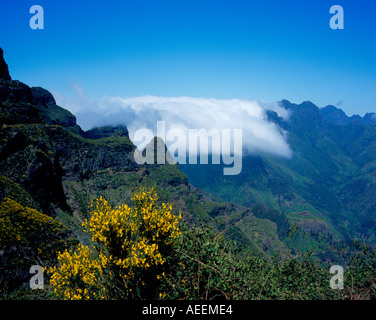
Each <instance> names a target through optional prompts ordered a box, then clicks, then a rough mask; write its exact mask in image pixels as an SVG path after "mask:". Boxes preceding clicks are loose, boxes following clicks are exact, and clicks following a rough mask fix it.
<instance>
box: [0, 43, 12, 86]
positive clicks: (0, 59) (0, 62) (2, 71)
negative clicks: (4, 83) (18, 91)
mask: <svg viewBox="0 0 376 320" xmlns="http://www.w3.org/2000/svg"><path fill="white" fill-rule="evenodd" d="M0 80H11V77H10V75H9V70H8V65H7V64H6V62H5V60H4V56H3V49H1V48H0Z"/></svg>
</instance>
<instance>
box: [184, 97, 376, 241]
mask: <svg viewBox="0 0 376 320" xmlns="http://www.w3.org/2000/svg"><path fill="white" fill-rule="evenodd" d="M281 106H282V107H284V108H285V109H287V110H289V111H290V117H289V119H288V120H287V121H285V120H283V119H282V118H279V117H278V116H277V114H276V113H274V112H269V114H268V116H269V120H271V121H274V122H275V123H277V124H278V125H279V126H280V128H282V129H283V130H285V131H286V132H287V141H288V143H289V145H290V147H291V149H292V150H293V156H292V157H291V158H290V159H286V158H280V157H274V156H270V155H265V154H264V155H246V156H244V158H243V169H242V172H241V173H240V174H239V175H238V176H226V177H224V176H221V175H220V174H219V172H220V170H221V168H218V167H214V166H210V165H207V166H206V168H203V167H205V166H190V165H186V166H182V170H183V171H184V172H185V173H186V174H187V175H188V177H189V179H190V180H191V182H192V183H193V184H195V185H197V186H198V187H200V188H202V189H203V190H206V191H208V192H212V193H214V194H217V195H218V196H221V197H223V198H224V199H226V200H228V201H234V202H236V203H240V204H243V205H245V206H248V207H251V206H252V205H255V204H263V205H266V206H269V207H271V208H273V209H275V210H277V211H278V212H279V213H280V214H282V215H284V216H285V217H286V219H288V221H289V222H290V224H291V223H293V224H295V223H296V224H298V225H299V226H301V228H300V229H301V230H306V231H308V234H309V237H310V238H311V240H314V241H317V240H318V239H320V240H319V243H321V244H322V245H324V246H328V244H331V241H332V240H333V239H334V240H350V239H353V238H361V239H363V240H366V241H368V242H374V241H375V232H374V231H375V228H376V224H375V222H376V220H375V219H376V210H375V204H376V197H375V192H376V185H375V163H376V162H375V159H376V125H375V124H374V123H373V122H372V121H371V119H373V116H372V115H373V114H368V115H367V116H365V117H364V118H360V117H351V118H347V116H346V115H344V114H343V112H341V111H340V110H338V109H335V110H334V109H333V108H335V107H331V108H324V109H322V110H320V109H319V108H318V107H316V106H315V105H314V104H312V103H311V102H304V103H302V104H300V105H296V104H292V103H290V102H289V101H287V100H283V101H282V102H281ZM344 116H345V117H346V119H344V118H343V117H344ZM359 118H360V119H364V120H359ZM213 177H215V179H214V178H213ZM302 212H307V213H308V215H307V214H301V213H302ZM308 216H309V217H311V218H310V219H309V220H310V222H309V223H308V224H307V222H306V220H307V219H308V218H307V217H308ZM269 218H270V217H269ZM320 230H321V231H320Z"/></svg>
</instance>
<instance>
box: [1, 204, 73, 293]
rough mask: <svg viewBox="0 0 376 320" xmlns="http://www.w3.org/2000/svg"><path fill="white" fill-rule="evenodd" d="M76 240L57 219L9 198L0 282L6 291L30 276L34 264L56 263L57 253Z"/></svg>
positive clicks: (3, 227) (3, 221)
mask: <svg viewBox="0 0 376 320" xmlns="http://www.w3.org/2000/svg"><path fill="white" fill-rule="evenodd" d="M74 243H76V241H75V240H74V239H71V238H69V232H68V230H67V229H66V228H65V227H64V226H63V225H62V224H61V223H59V222H56V221H55V220H54V219H53V218H51V217H49V216H47V215H44V214H42V213H40V212H39V211H37V210H34V209H31V208H28V207H24V206H22V205H21V204H19V203H17V202H15V201H13V200H11V199H9V198H5V199H4V200H3V202H2V203H1V204H0V252H1V253H0V254H1V259H0V281H1V282H2V289H3V291H4V292H3V294H7V292H11V291H12V290H13V289H15V288H17V287H18V286H19V285H21V284H22V283H23V282H25V281H27V280H28V278H29V269H30V267H31V266H32V265H33V264H38V265H41V266H48V265H52V264H54V263H55V261H56V252H57V251H59V250H63V249H65V248H67V247H69V246H70V245H72V244H74Z"/></svg>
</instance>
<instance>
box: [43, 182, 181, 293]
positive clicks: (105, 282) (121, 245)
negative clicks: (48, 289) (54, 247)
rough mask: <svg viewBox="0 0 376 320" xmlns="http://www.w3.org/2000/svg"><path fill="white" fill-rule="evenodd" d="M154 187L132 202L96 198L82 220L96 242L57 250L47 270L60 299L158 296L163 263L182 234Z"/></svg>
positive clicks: (167, 206) (137, 196)
mask: <svg viewBox="0 0 376 320" xmlns="http://www.w3.org/2000/svg"><path fill="white" fill-rule="evenodd" d="M157 200H158V196H157V193H156V191H155V189H154V188H152V189H145V188H142V189H141V190H140V191H139V192H136V193H135V194H134V196H133V198H132V201H133V202H134V206H132V207H130V206H128V205H126V204H123V205H120V206H117V207H112V206H111V205H110V204H109V203H108V201H107V200H105V199H104V198H102V197H100V198H99V199H97V200H96V201H94V202H93V203H92V212H91V217H90V219H89V220H85V221H84V223H83V227H84V230H85V231H86V232H88V233H89V234H90V235H91V237H92V241H93V243H94V245H93V250H91V249H89V247H86V246H83V245H80V246H79V247H78V248H77V249H76V251H74V252H73V251H65V252H63V253H59V255H58V262H59V265H58V266H57V267H55V268H53V269H51V270H50V272H51V273H52V276H51V281H50V282H51V284H52V286H53V287H54V291H55V294H56V296H57V297H58V298H61V299H132V298H153V297H156V296H158V294H159V293H158V292H156V288H157V287H158V282H159V281H160V280H161V278H162V275H164V264H165V262H166V259H168V257H169V255H170V254H171V252H172V248H173V245H174V243H175V241H176V239H177V238H178V237H179V236H180V231H179V225H178V224H179V219H180V218H181V216H179V217H176V216H175V215H174V214H173V213H172V206H171V205H169V204H165V203H162V204H161V205H158V204H157Z"/></svg>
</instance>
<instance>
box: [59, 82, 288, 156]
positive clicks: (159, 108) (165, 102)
mask: <svg viewBox="0 0 376 320" xmlns="http://www.w3.org/2000/svg"><path fill="white" fill-rule="evenodd" d="M73 89H74V90H75V93H76V97H75V98H74V99H70V98H67V97H64V96H62V95H61V94H59V93H57V92H55V93H54V95H55V99H56V100H57V103H58V104H59V105H61V106H62V107H65V108H68V109H69V110H70V111H71V112H73V113H74V114H75V115H76V116H77V122H78V124H79V125H80V126H81V127H82V128H83V129H84V130H88V129H90V128H92V127H94V126H100V125H108V124H112V125H118V124H123V125H126V126H127V127H128V130H129V133H130V138H131V139H133V135H134V133H135V132H136V131H137V130H138V129H141V128H148V129H151V130H152V131H153V132H154V133H156V126H157V121H165V125H166V131H169V130H171V129H182V130H183V131H185V132H188V130H189V129H206V130H207V131H209V130H210V129H213V128H215V129H219V130H221V129H242V131H243V149H244V151H248V152H250V153H258V152H266V153H270V154H275V155H279V156H284V157H290V156H291V154H292V151H291V149H290V147H289V145H288V143H287V142H286V134H287V133H286V132H284V131H282V130H281V129H280V128H279V127H278V126H277V125H276V124H275V123H273V122H270V121H268V120H267V116H266V112H267V111H268V110H272V111H275V112H276V113H277V114H278V115H279V116H280V117H282V118H284V119H287V118H288V115H289V114H288V111H287V110H285V109H283V108H282V107H280V106H279V105H278V103H264V102H257V101H250V100H240V99H227V100H225V99H209V98H194V97H156V96H140V97H128V98H124V97H103V98H101V99H98V100H95V101H93V100H90V99H88V98H87V96H86V95H85V93H84V91H83V90H82V88H81V87H79V86H74V87H73ZM244 151H243V152H244Z"/></svg>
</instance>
